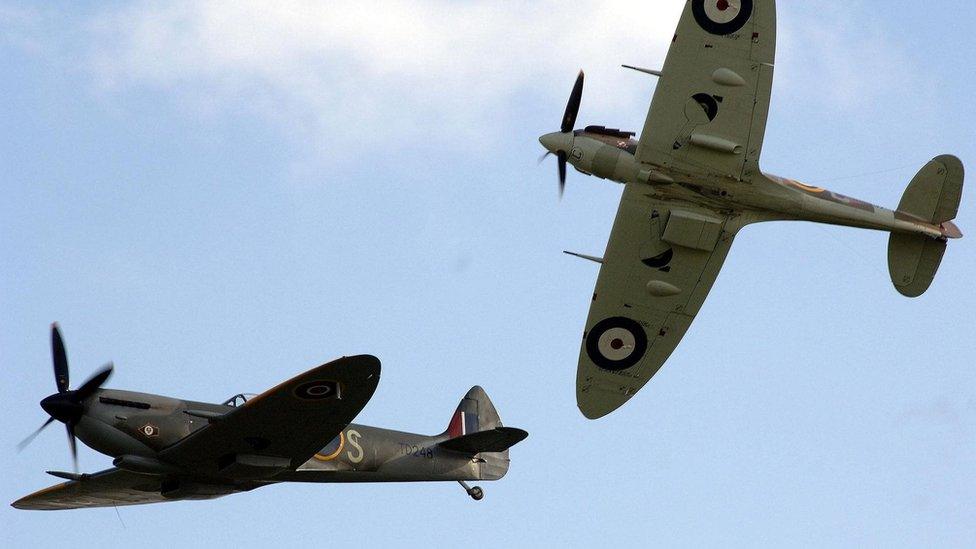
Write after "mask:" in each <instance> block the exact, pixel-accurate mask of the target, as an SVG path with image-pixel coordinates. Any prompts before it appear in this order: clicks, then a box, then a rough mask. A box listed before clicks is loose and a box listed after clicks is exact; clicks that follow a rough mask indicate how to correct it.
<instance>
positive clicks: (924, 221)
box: [539, 0, 964, 419]
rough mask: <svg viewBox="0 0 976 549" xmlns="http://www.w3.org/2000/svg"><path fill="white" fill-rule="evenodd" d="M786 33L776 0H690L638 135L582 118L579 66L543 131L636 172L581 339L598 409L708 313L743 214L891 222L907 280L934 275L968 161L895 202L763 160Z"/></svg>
mask: <svg viewBox="0 0 976 549" xmlns="http://www.w3.org/2000/svg"><path fill="white" fill-rule="evenodd" d="M775 46H776V4H775V2H774V0H688V1H687V3H686V5H685V8H684V11H683V13H682V15H681V19H680V21H679V23H678V28H677V31H676V32H675V35H674V38H673V40H672V43H671V47H670V51H669V53H668V56H667V59H666V60H665V62H664V67H663V68H662V69H661V70H652V69H646V68H640V67H633V66H629V65H624V67H626V68H630V69H635V70H638V71H640V72H643V73H646V74H650V75H653V76H655V77H658V78H659V81H658V84H657V88H656V90H655V92H654V98H653V100H652V102H651V106H650V111H649V113H648V115H647V119H646V121H645V123H644V129H643V132H642V133H641V137H640V139H639V140H635V139H634V138H633V137H634V136H635V135H636V134H634V133H633V132H623V131H620V130H616V129H608V128H605V127H602V126H589V127H586V128H585V129H583V130H574V129H573V128H574V126H575V124H576V117H577V114H578V112H579V108H580V102H581V98H582V93H583V73H582V72H581V73H580V74H579V77H578V79H577V81H576V85H575V86H574V88H573V91H572V94H571V95H570V100H569V104H568V105H567V107H566V112H565V115H564V117H563V120H562V127H561V129H560V131H559V132H557V133H550V134H547V135H544V136H542V137H541V138H540V139H539V140H540V142H541V143H542V145H543V146H544V147H545V148H546V149H547V150H548V151H549V153H547V155H548V154H554V155H556V157H557V159H558V162H559V164H558V165H559V184H560V190H562V188H563V187H564V186H565V183H566V166H567V163H568V164H571V165H572V166H573V167H574V168H576V169H577V170H578V171H580V172H582V173H584V174H587V175H594V176H596V177H599V178H602V179H609V180H612V181H616V182H618V183H623V184H624V185H625V188H624V191H623V196H622V198H621V201H620V206H619V209H618V210H617V217H616V220H615V221H614V224H613V229H612V231H611V233H610V240H609V243H608V245H607V249H606V252H605V255H604V256H603V257H595V256H589V255H584V254H577V253H571V252H567V253H570V254H571V255H576V256H578V257H582V258H584V259H589V260H591V261H595V262H597V263H600V264H602V267H601V268H600V275H599V277H598V279H597V282H596V289H595V291H594V293H593V299H592V302H591V305H590V312H589V316H588V318H587V320H586V327H585V331H584V335H583V343H582V345H581V348H580V355H579V366H578V371H577V381H576V395H577V403H578V406H579V408H580V410H581V411H582V413H583V415H585V416H586V417H588V418H593V419H595V418H599V417H602V416H604V415H606V414H609V413H610V412H612V411H614V410H616V409H617V408H619V407H620V406H622V405H623V404H624V403H625V402H627V401H628V400H629V399H630V398H631V397H632V396H633V395H634V394H636V393H637V392H638V391H639V390H640V389H641V387H643V386H644V385H645V384H646V383H647V382H648V381H649V380H650V379H651V377H652V376H654V374H655V373H657V371H658V370H659V369H660V368H661V367H662V366H663V365H664V363H665V361H666V360H667V359H668V357H669V356H670V355H671V353H672V351H674V349H675V347H676V346H677V345H678V342H679V341H680V340H681V338H682V337H683V336H684V334H685V332H686V331H687V330H688V327H689V326H690V325H691V322H692V320H693V319H694V318H695V315H696V314H698V311H699V309H700V308H701V305H702V302H703V301H704V300H705V296H706V295H707V294H708V292H709V290H710V289H711V287H712V284H713V283H714V282H715V278H716V277H717V276H718V272H719V270H720V269H721V267H722V263H723V262H724V261H725V258H726V255H727V254H728V252H729V248H730V247H731V246H732V240H733V238H735V235H736V234H737V233H738V232H739V230H741V229H742V228H743V227H744V226H746V225H748V224H750V223H756V222H760V221H774V220H799V221H814V222H818V223H829V224H833V225H845V226H850V227H860V228H865V229H875V230H881V231H888V232H890V233H891V237H890V240H889V244H888V268H889V271H890V274H891V280H892V282H893V283H894V285H895V288H896V289H897V290H898V291H899V292H900V293H902V294H904V295H906V296H909V297H917V296H920V295H921V294H922V293H924V292H925V290H926V289H927V288H928V287H929V285H930V284H931V283H932V280H933V278H934V276H935V274H936V270H937V269H938V267H939V263H940V262H941V260H942V255H943V253H944V252H945V248H946V242H947V240H949V239H953V238H960V237H962V233H961V232H960V231H959V229H957V228H956V226H955V225H954V224H953V223H952V220H953V219H955V217H956V213H957V211H958V208H959V201H960V198H961V195H962V187H963V175H964V172H963V165H962V162H961V161H960V160H959V159H958V158H956V157H954V156H949V155H944V156H938V157H936V158H935V159H934V160H932V161H931V162H929V163H928V164H926V165H925V166H924V167H923V168H922V169H921V171H919V172H918V175H916V176H915V178H914V179H913V180H912V181H911V183H910V184H909V186H908V190H907V191H905V194H904V197H903V198H902V200H901V203H900V204H899V205H898V209H897V210H895V211H892V210H886V209H884V208H880V207H878V206H874V205H872V204H868V203H867V202H863V201H861V200H857V199H854V198H849V197H846V196H843V195H841V194H837V193H834V192H831V191H828V190H825V189H822V188H819V187H813V186H809V185H805V184H803V183H800V182H798V181H795V180H792V179H786V178H782V177H777V176H774V175H769V174H765V173H763V172H762V171H761V170H760V167H759V156H760V153H761V151H762V143H763V135H764V133H765V127H766V118H767V113H768V111H769V104H770V91H771V89H772V83H773V61H774V57H775Z"/></svg>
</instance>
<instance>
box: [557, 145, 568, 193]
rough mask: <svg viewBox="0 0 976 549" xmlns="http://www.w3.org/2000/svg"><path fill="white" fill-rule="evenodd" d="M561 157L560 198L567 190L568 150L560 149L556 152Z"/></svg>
mask: <svg viewBox="0 0 976 549" xmlns="http://www.w3.org/2000/svg"><path fill="white" fill-rule="evenodd" d="M556 156H557V157H558V158H559V198H562V197H563V193H564V192H566V151H559V153H557V154H556Z"/></svg>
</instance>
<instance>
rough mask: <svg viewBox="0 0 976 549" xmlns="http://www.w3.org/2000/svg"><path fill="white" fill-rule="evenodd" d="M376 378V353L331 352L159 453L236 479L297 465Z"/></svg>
mask: <svg viewBox="0 0 976 549" xmlns="http://www.w3.org/2000/svg"><path fill="white" fill-rule="evenodd" d="M379 378H380V361H379V360H378V359H377V358H376V357H373V356H369V355H360V356H353V357H344V358H340V359H338V360H334V361H332V362H330V363H328V364H324V365H322V366H319V367H317V368H313V369H312V370H309V371H307V372H305V373H303V374H301V375H299V376H296V377H294V378H292V379H289V380H288V381H286V382H284V383H282V384H280V385H278V386H277V387H275V388H273V389H270V390H268V391H265V392H264V393H262V394H260V395H258V396H257V397H254V398H252V399H250V400H248V401H247V404H245V405H244V406H242V407H241V408H238V409H236V410H234V411H233V412H231V413H229V414H227V415H225V416H221V417H219V418H217V419H215V420H213V421H212V422H211V423H210V424H209V425H208V426H206V427H205V428H203V429H200V430H199V431H196V432H194V433H193V434H191V435H190V436H188V437H187V438H185V439H183V440H182V441H180V442H178V443H176V444H174V445H173V446H171V447H169V448H167V449H165V450H163V452H162V453H161V454H160V458H161V459H162V460H164V461H165V462H167V463H170V464H174V465H177V466H179V467H181V468H182V469H183V470H185V471H187V472H189V473H192V474H196V475H205V476H215V477H224V478H229V479H235V480H240V479H249V478H251V479H253V478H267V477H269V476H271V475H273V474H275V473H277V472H279V471H282V470H286V469H294V468H296V467H298V466H299V465H301V464H302V463H304V462H306V461H307V460H308V459H310V458H311V457H312V456H313V455H314V454H315V453H316V452H317V451H318V450H320V449H321V448H322V447H323V446H325V445H326V444H327V443H328V442H329V441H331V440H332V439H333V438H335V437H336V436H338V435H339V433H340V431H342V430H343V429H344V428H345V427H346V426H347V425H348V424H349V423H350V422H351V421H352V420H353V419H354V418H355V417H356V416H357V415H358V414H359V412H360V411H361V410H362V409H363V407H364V406H366V403H367V402H369V399H370V398H371V397H372V396H373V392H374V391H375V390H376V385H377V384H378V383H379Z"/></svg>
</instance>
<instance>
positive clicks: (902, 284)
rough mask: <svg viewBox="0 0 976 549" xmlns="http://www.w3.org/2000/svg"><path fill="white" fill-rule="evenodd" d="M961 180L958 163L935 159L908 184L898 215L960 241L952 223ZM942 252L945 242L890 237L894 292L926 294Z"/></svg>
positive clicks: (921, 237) (947, 157) (898, 235)
mask: <svg viewBox="0 0 976 549" xmlns="http://www.w3.org/2000/svg"><path fill="white" fill-rule="evenodd" d="M964 177H965V170H964V168H963V165H962V161H961V160H959V159H958V158H956V157H955V156H951V155H942V156H937V157H935V158H934V159H932V161H931V162H929V163H928V164H926V165H925V166H924V167H923V168H922V169H921V170H919V172H918V174H916V175H915V178H914V179H912V182H911V183H909V185H908V189H906V190H905V195H904V196H903V197H902V199H901V203H900V204H899V205H898V212H899V213H903V214H908V215H910V216H912V217H915V218H918V219H921V220H923V221H926V222H928V223H932V224H935V225H940V226H942V229H943V234H944V235H945V236H946V238H959V237H961V236H962V234H961V233H960V232H959V229H957V228H956V226H955V225H954V224H952V220H953V219H955V218H956V214H957V213H958V212H959V201H960V200H961V199H962V187H963V179H964ZM945 249H946V242H945V239H943V240H934V239H932V238H930V237H927V236H924V235H914V234H905V233H892V234H891V238H890V240H889V241H888V271H889V273H890V274H891V281H892V282H893V283H894V284H895V289H897V290H898V292H900V293H901V294H902V295H905V296H908V297H918V296H920V295H922V294H923V293H925V290H927V289H928V288H929V286H930V285H931V284H932V280H933V279H934V278H935V274H936V272H937V271H938V270H939V264H940V263H941V262H942V256H943V254H944V253H945Z"/></svg>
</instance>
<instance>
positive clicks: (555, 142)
mask: <svg viewBox="0 0 976 549" xmlns="http://www.w3.org/2000/svg"><path fill="white" fill-rule="evenodd" d="M539 143H542V146H543V147H545V148H546V150H547V151H549V152H551V153H556V152H559V151H565V152H569V150H570V149H572V145H573V134H571V133H568V132H567V133H558V132H557V133H547V134H546V135H543V136H542V137H540V138H539Z"/></svg>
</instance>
